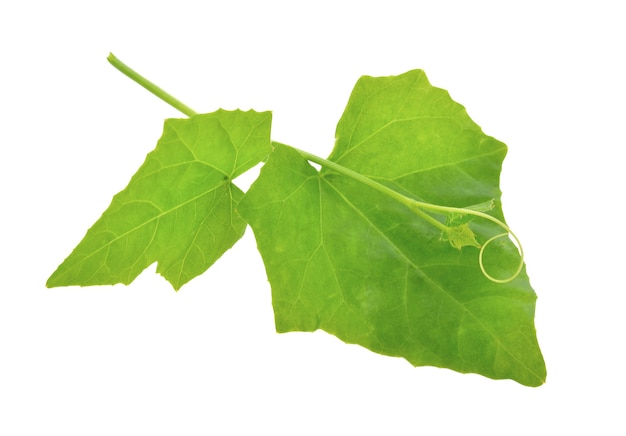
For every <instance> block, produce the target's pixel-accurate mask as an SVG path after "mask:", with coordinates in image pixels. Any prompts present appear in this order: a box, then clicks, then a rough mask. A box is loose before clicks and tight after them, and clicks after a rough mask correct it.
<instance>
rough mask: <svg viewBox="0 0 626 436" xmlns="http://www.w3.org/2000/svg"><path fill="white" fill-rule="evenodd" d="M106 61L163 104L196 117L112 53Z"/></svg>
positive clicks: (187, 108)
mask: <svg viewBox="0 0 626 436" xmlns="http://www.w3.org/2000/svg"><path fill="white" fill-rule="evenodd" d="M107 60H108V61H109V63H110V64H111V65H113V66H114V67H115V68H117V69H118V70H119V71H121V72H122V73H124V74H125V75H126V76H128V77H129V78H131V79H133V80H134V81H135V82H137V83H138V84H140V85H141V86H143V87H144V88H146V89H147V90H148V91H150V92H151V93H152V94H154V95H156V96H157V97H159V98H160V99H161V100H163V101H164V102H165V103H167V104H169V105H170V106H172V107H173V108H174V109H178V110H179V111H181V112H182V113H184V114H185V115H187V116H188V117H192V116H194V115H198V112H196V111H194V110H193V109H191V108H190V107H189V106H187V105H186V104H184V103H183V102H181V101H180V100H178V99H177V98H175V97H174V96H172V95H171V94H169V93H168V92H166V91H164V90H163V89H161V88H160V87H158V86H157V85H155V84H154V83H152V82H151V81H149V80H148V79H146V78H145V77H143V76H142V75H141V74H139V73H138V72H137V71H135V70H133V69H132V68H131V67H129V66H128V65H126V64H125V63H124V62H122V61H120V60H119V59H118V58H116V57H115V55H114V54H113V53H109V57H107Z"/></svg>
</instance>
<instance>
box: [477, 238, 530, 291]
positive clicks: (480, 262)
mask: <svg viewBox="0 0 626 436" xmlns="http://www.w3.org/2000/svg"><path fill="white" fill-rule="evenodd" d="M509 235H511V236H513V239H515V245H516V246H517V249H518V250H519V254H520V261H519V265H518V266H517V269H516V270H515V272H514V273H513V274H512V275H511V276H509V277H507V278H505V279H497V278H495V277H493V276H492V275H490V274H489V273H488V272H487V270H486V269H485V264H484V263H483V254H484V252H485V248H487V246H488V245H489V244H491V243H492V242H493V241H495V240H496V239H500V238H504V237H507V236H509ZM478 265H479V266H480V270H481V271H482V273H483V275H484V276H485V277H486V278H487V279H489V280H491V281H492V282H494V283H509V282H512V281H513V280H515V279H516V278H517V276H518V275H519V274H520V273H521V272H522V268H524V249H523V248H522V243H521V242H520V240H519V239H518V237H517V236H516V235H515V233H513V232H512V231H511V230H510V229H509V230H508V231H507V232H505V233H500V234H498V235H495V236H492V237H491V238H489V239H487V241H485V243H484V244H483V245H482V246H481V247H480V253H478Z"/></svg>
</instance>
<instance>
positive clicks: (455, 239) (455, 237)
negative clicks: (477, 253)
mask: <svg viewBox="0 0 626 436" xmlns="http://www.w3.org/2000/svg"><path fill="white" fill-rule="evenodd" d="M441 240H442V241H448V242H449V243H450V245H452V246H453V247H454V248H457V249H459V250H460V249H461V248H463V247H477V248H480V244H479V243H478V241H477V240H476V235H475V234H474V232H472V229H470V227H469V224H468V223H464V224H459V225H457V226H454V227H449V228H448V231H446V232H443V234H442V235H441Z"/></svg>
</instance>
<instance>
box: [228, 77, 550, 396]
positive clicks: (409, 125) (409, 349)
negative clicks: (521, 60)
mask: <svg viewBox="0 0 626 436" xmlns="http://www.w3.org/2000/svg"><path fill="white" fill-rule="evenodd" d="M336 137H337V142H336V145H335V148H334V150H333V151H332V153H331V155H330V157H329V160H332V161H335V162H337V163H340V164H341V165H343V166H345V167H348V168H350V169H352V170H354V171H357V172H359V173H361V174H364V175H366V176H368V177H370V178H372V179H374V180H376V181H378V182H380V183H383V184H385V185H387V186H389V187H391V188H393V189H394V190H396V191H398V192H401V193H403V194H405V195H407V196H409V197H412V198H415V199H418V200H420V201H426V202H430V203H434V204H439V205H445V206H455V207H464V206H469V205H477V204H482V203H485V202H487V203H491V201H492V200H494V202H493V204H494V207H493V209H492V210H491V211H490V213H491V214H492V215H494V216H496V217H498V218H500V219H502V220H503V219H504V218H503V216H502V208H501V203H500V194H501V193H500V189H499V186H498V185H499V175H500V169H501V164H502V161H503V159H504V157H505V154H506V146H505V145H504V144H503V143H501V142H499V141H497V140H495V139H494V138H492V137H489V136H487V135H485V134H484V133H483V132H482V131H481V129H480V127H478V126H477V125H476V124H475V123H474V122H473V121H472V120H471V119H470V118H469V116H468V115H467V113H466V111H465V109H464V108H463V106H461V105H459V104H458V103H456V102H454V101H453V100H452V99H451V98H450V96H449V94H448V93H447V92H446V91H444V90H442V89H439V88H435V87H432V86H431V85H430V84H429V82H428V80H427V79H426V77H425V75H424V74H423V72H422V71H419V70H415V71H411V72H408V73H406V74H403V75H400V76H392V77H381V78H372V77H363V78H361V79H360V80H359V81H358V83H357V85H356V87H355V89H354V91H353V93H352V95H351V97H350V100H349V102H348V106H347V108H346V110H345V112H344V114H343V116H342V118H341V120H340V121H339V124H338V126H337V134H336ZM274 145H275V150H274V152H273V153H272V154H271V155H270V157H269V159H268V162H267V163H266V164H265V166H264V167H263V169H262V170H261V175H260V176H259V178H258V179H257V181H256V182H255V183H254V184H253V185H252V187H251V188H250V190H249V191H248V192H247V193H246V195H245V196H244V198H243V200H242V201H241V204H240V206H239V211H240V213H241V215H242V216H243V217H244V218H245V219H246V220H247V221H248V223H249V224H250V225H251V227H252V229H253V230H254V234H255V238H256V240H257V245H258V248H259V251H260V252H261V255H262V257H263V261H264V263H265V267H266V271H267V275H268V278H269V281H270V283H271V287H272V299H273V306H274V312H275V322H276V328H277V330H278V331H279V332H287V331H314V330H317V329H323V330H325V331H327V332H329V333H331V334H333V335H336V336H337V337H339V338H340V339H342V340H343V341H345V342H348V343H355V344H359V345H362V346H364V347H367V348H369V349H370V350H372V351H375V352H378V353H382V354H386V355H391V356H400V357H404V358H406V359H407V360H408V361H409V362H411V363H412V364H413V365H431V366H438V367H445V368H450V369H453V370H456V371H459V372H463V373H467V372H473V373H478V374H482V375H485V376H487V377H491V378H495V379H502V378H509V379H513V380H516V381H518V382H519V383H522V384H525V385H529V386H538V385H540V384H542V383H543V382H544V380H545V376H546V371H545V365H544V362H543V358H542V355H541V352H540V350H539V346H538V344H537V340H536V334H535V327H534V311H535V300H536V295H535V292H534V291H533V289H532V288H531V286H530V283H529V280H528V276H527V275H526V272H525V270H523V271H522V273H521V274H520V275H519V276H518V277H517V278H516V279H515V280H513V281H512V282H510V283H507V284H497V283H493V282H491V281H489V280H488V279H487V278H486V277H485V276H484V275H483V274H482V272H481V270H480V267H479V263H478V254H479V250H478V248H476V247H473V246H466V247H463V248H462V249H460V250H459V249H456V248H454V247H452V246H451V245H450V244H449V243H447V242H445V241H442V238H441V232H440V230H438V229H437V228H435V227H433V226H432V225H431V224H429V223H427V222H426V221H424V220H423V219H422V218H420V217H418V216H417V215H415V213H414V212H412V211H411V210H409V209H408V208H407V207H406V206H404V205H402V204H400V203H399V202H397V201H396V200H393V199H391V198H389V197H387V196H385V195H384V194H381V193H380V192H379V191H376V190H373V189H371V188H369V187H367V186H365V185H363V184H362V183H359V182H357V181H354V180H353V179H350V178H348V177H346V176H344V175H340V174H338V173H335V172H333V171H331V170H327V169H322V170H321V171H320V172H318V171H316V170H315V169H314V168H313V167H312V166H311V165H309V163H308V162H307V161H306V160H305V159H303V158H302V156H301V155H300V154H299V153H298V152H297V151H296V150H294V149H292V148H290V147H287V146H283V145H281V144H277V143H274ZM441 218H442V223H443V222H445V220H446V217H441ZM465 225H467V226H469V227H471V229H472V230H473V232H474V234H475V235H476V237H477V240H478V243H484V242H485V241H486V240H487V239H488V238H489V237H491V236H493V235H495V234H498V233H501V229H500V228H498V227H497V226H496V225H495V224H493V223H491V222H489V221H485V220H473V221H471V222H469V223H466V224H464V226H465ZM469 245H472V244H469ZM518 260H519V256H518V254H517V250H516V248H515V247H514V246H513V245H512V244H511V243H510V242H507V241H506V240H497V242H496V243H494V244H493V245H490V246H489V249H488V250H486V253H485V256H484V265H485V267H486V269H487V271H489V272H490V274H492V275H493V276H495V277H505V276H507V275H508V274H510V272H511V271H513V270H514V269H515V268H516V266H517V262H518Z"/></svg>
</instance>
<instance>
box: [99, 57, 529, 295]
mask: <svg viewBox="0 0 626 436" xmlns="http://www.w3.org/2000/svg"><path fill="white" fill-rule="evenodd" d="M107 60H108V61H109V62H110V63H111V65H113V66H114V67H115V68H117V69H118V70H119V71H121V72H122V73H123V74H125V75H126V76H128V77H129V78H130V79H132V80H134V81H135V82H136V83H138V84H139V85H141V86H143V87H144V88H145V89H147V90H148V91H150V92H151V93H152V94H154V95H156V96H157V97H159V98H160V99H161V100H163V101H164V102H166V103H167V104H169V105H170V106H172V107H174V108H175V109H178V110H179V111H181V112H182V113H183V114H185V115H187V116H189V117H192V116H194V115H197V114H198V113H197V112H196V111H194V110H193V109H191V108H190V107H189V106H187V105H186V104H184V103H183V102H181V101H180V100H178V99H177V98H175V97H174V96H172V95H171V94H169V93H167V92H166V91H164V90H163V89H161V88H160V87H158V86H157V85H155V84H154V83H152V82H151V81H149V80H148V79H146V78H145V77H143V76H142V75H141V74H139V73H138V72H136V71H135V70H133V69H132V68H130V67H129V66H128V65H126V64H125V63H123V62H122V61H120V60H119V59H118V58H116V57H115V56H114V55H113V53H110V54H109V57H108V58H107ZM272 142H273V143H276V144H280V143H278V142H275V141H272ZM281 145H285V144H281ZM291 148H293V149H294V150H296V151H297V152H298V153H300V155H301V156H302V157H304V158H305V159H306V160H309V161H311V162H315V163H317V164H319V165H322V166H324V167H326V168H329V169H331V170H333V171H335V172H337V173H339V174H343V175H345V176H347V177H350V178H351V179H353V180H356V181H358V182H360V183H363V184H364V185H366V186H369V187H370V188H373V189H376V190H377V191H379V192H381V193H383V194H385V195H387V196H389V197H391V198H393V199H395V200H396V201H398V202H400V203H402V204H404V205H405V206H407V207H408V208H410V209H411V210H412V211H413V212H414V213H415V214H416V215H418V216H419V217H421V218H422V219H424V220H426V221H427V222H428V223H430V224H432V225H433V226H435V227H436V228H438V229H439V230H441V231H442V232H445V233H448V232H450V230H451V227H448V226H446V225H445V224H443V223H442V222H440V221H438V220H436V219H435V218H433V217H432V216H430V215H429V214H427V213H426V212H424V210H423V209H425V210H430V211H433V212H435V213H441V214H449V213H459V214H466V215H474V216H476V217H480V218H483V219H486V220H489V221H491V222H493V223H495V224H497V225H498V226H500V227H501V228H502V229H503V230H504V231H505V233H501V234H499V235H496V236H493V237H491V238H490V239H488V240H487V241H486V242H485V243H484V244H483V245H482V246H481V247H480V253H479V256H478V263H479V266H480V269H481V271H482V273H483V274H484V275H485V277H486V278H488V279H489V280H491V281H492V282H495V283H507V282H510V281H512V280H514V279H515V278H516V277H517V276H518V275H519V273H520V272H521V271H522V268H523V267H524V251H523V249H522V244H521V243H520V240H519V239H518V238H517V236H516V235H515V234H514V233H513V232H512V231H511V229H510V228H509V227H508V226H507V225H506V224H505V223H504V222H502V221H500V220H499V219H497V218H495V217H493V216H491V215H487V214H486V213H483V212H480V211H477V210H472V209H468V208H459V207H449V206H439V205H436V204H430V203H424V202H421V201H417V200H414V199H412V198H409V197H406V196H404V195H402V194H400V193H399V192H397V191H394V190H393V189H391V188H389V187H387V186H385V185H383V184H381V183H378V182H376V181H374V180H372V179H370V178H369V177H366V176H364V175H362V174H359V173H357V172H355V171H353V170H351V169H349V168H346V167H344V166H342V165H339V164H338V163H336V162H332V161H329V160H326V159H323V158H321V157H319V156H316V155H314V154H311V153H309V152H306V151H304V150H300V149H298V148H295V147H291ZM508 235H511V236H512V237H513V238H514V239H515V241H516V243H517V246H518V249H519V251H520V256H521V259H520V263H519V265H518V268H517V270H516V271H515V273H514V274H513V275H512V276H510V277H508V278H506V279H497V278H495V277H492V276H491V275H489V273H487V271H486V270H485V267H484V264H483V253H484V251H485V248H486V247H487V246H488V245H489V244H490V243H492V242H493V241H495V240H496V239H498V238H503V237H505V236H508Z"/></svg>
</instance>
